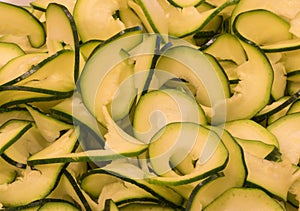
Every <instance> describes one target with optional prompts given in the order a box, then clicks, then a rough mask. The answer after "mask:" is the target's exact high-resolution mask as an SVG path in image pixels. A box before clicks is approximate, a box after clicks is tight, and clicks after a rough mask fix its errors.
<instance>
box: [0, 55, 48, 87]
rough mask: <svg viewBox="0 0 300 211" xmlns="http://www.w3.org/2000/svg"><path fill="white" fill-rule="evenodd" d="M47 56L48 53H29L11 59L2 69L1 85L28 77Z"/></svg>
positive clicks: (0, 75) (10, 83) (0, 73)
mask: <svg viewBox="0 0 300 211" xmlns="http://www.w3.org/2000/svg"><path fill="white" fill-rule="evenodd" d="M47 57H48V54H47V53H27V54H23V55H20V56H18V57H16V58H14V59H12V60H10V61H9V62H8V63H6V64H5V65H4V66H3V67H2V68H1V69H0V70H1V71H0V85H2V86H3V85H12V84H14V83H16V82H18V81H20V80H22V79H23V78H25V77H28V76H29V75H30V74H32V73H33V72H35V69H36V68H35V67H36V66H37V65H38V64H39V63H40V62H42V61H43V60H45V59H46V58H47Z"/></svg>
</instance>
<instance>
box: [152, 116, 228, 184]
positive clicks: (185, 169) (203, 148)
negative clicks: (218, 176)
mask: <svg viewBox="0 0 300 211" xmlns="http://www.w3.org/2000/svg"><path fill="white" fill-rule="evenodd" d="M148 153H149V161H150V163H151V167H152V168H153V171H154V172H155V173H156V174H157V175H158V176H154V177H149V179H148V181H149V182H150V183H155V184H162V185H181V184H186V183H190V182H195V181H197V180H199V179H204V178H206V177H208V176H209V175H211V174H213V173H217V172H219V171H220V170H223V169H224V168H225V166H226V164H227V161H228V151H227V149H226V148H225V146H224V144H223V143H222V141H221V139H220V138H219V136H218V135H217V134H216V133H215V132H213V131H211V130H209V129H207V128H205V127H203V126H201V125H198V124H195V123H189V122H177V123H170V124H168V125H166V126H165V127H163V128H162V129H161V130H159V131H158V132H157V133H156V134H155V135H154V137H153V138H152V139H151V142H150V145H149V149H148ZM175 170H176V171H175Z"/></svg>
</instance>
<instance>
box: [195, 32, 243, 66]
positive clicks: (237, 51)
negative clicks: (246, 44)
mask: <svg viewBox="0 0 300 211" xmlns="http://www.w3.org/2000/svg"><path fill="white" fill-rule="evenodd" d="M200 49H202V50H203V52H205V53H208V54H211V55H212V56H214V57H215V58H216V59H217V60H219V61H220V60H221V61H222V60H230V61H233V62H234V63H235V64H237V65H240V64H242V63H244V62H245V61H246V60H247V55H246V52H245V50H244V48H243V46H242V45H241V43H240V41H239V40H238V38H237V37H236V36H234V35H232V34H229V33H224V34H221V35H219V36H218V37H216V38H215V40H214V41H213V42H212V44H210V45H209V46H207V47H206V48H205V49H203V48H200ZM229 49H230V50H229ZM225 70H226V69H225Z"/></svg>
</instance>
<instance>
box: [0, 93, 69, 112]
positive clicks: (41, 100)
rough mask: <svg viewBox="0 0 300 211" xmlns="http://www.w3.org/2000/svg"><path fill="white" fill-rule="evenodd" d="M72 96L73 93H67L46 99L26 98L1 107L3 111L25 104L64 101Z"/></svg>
mask: <svg viewBox="0 0 300 211" xmlns="http://www.w3.org/2000/svg"><path fill="white" fill-rule="evenodd" d="M70 96H72V93H71V94H69V93H65V95H64V94H62V95H56V96H55V95H54V96H45V97H33V98H25V99H20V100H14V101H10V102H7V103H4V104H2V105H1V106H0V108H1V109H3V108H7V107H10V106H16V105H19V104H24V103H36V102H49V101H54V100H62V99H65V98H68V97H70Z"/></svg>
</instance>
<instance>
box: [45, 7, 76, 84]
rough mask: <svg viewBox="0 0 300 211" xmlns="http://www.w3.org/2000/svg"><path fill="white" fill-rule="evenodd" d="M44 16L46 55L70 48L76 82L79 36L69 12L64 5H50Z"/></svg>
mask: <svg viewBox="0 0 300 211" xmlns="http://www.w3.org/2000/svg"><path fill="white" fill-rule="evenodd" d="M45 16H46V29H47V40H46V45H47V48H48V53H49V54H50V55H51V54H52V53H55V52H57V51H60V50H62V49H63V48H71V49H72V50H73V51H74V81H77V78H78V75H79V65H80V52H79V35H78V33H77V27H76V24H75V21H74V18H73V16H72V14H71V11H69V10H68V9H67V8H66V7H65V6H64V5H61V4H57V3H50V4H49V5H48V7H47V10H46V13H45ZM63 45H66V46H63Z"/></svg>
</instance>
